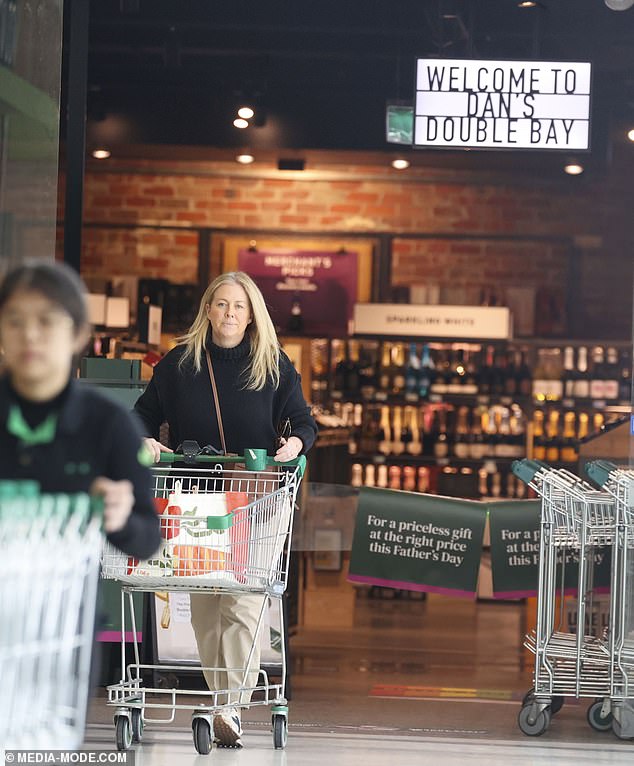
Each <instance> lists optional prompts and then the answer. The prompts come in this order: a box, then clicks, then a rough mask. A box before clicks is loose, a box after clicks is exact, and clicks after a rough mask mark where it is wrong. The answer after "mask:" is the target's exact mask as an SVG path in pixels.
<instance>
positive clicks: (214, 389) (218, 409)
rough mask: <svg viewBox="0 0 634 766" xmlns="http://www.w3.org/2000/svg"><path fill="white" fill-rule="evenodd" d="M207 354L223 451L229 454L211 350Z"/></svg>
mask: <svg viewBox="0 0 634 766" xmlns="http://www.w3.org/2000/svg"><path fill="white" fill-rule="evenodd" d="M205 353H206V354H207V369H208V370H209V379H210V380H211V390H212V391H213V394H214V405H215V407H216V419H217V420H218V430H219V431H220V442H221V446H222V451H223V453H224V454H225V455H226V454H227V443H226V442H225V430H224V428H223V427H222V415H221V414H220V401H219V399H218V389H217V388H216V378H215V376H214V368H213V365H212V364H211V356H210V355H209V351H206V352H205Z"/></svg>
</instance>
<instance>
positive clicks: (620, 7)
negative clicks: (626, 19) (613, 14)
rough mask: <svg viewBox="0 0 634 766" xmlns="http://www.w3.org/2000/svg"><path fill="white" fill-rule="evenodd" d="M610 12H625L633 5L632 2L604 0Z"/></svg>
mask: <svg viewBox="0 0 634 766" xmlns="http://www.w3.org/2000/svg"><path fill="white" fill-rule="evenodd" d="M605 4H606V5H607V6H608V8H609V9H610V10H611V11H627V10H628V8H631V7H632V6H633V5H634V0H605Z"/></svg>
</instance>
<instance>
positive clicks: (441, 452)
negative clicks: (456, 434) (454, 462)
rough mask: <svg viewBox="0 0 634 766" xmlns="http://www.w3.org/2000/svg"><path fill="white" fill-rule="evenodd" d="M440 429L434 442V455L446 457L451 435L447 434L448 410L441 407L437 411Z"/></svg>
mask: <svg viewBox="0 0 634 766" xmlns="http://www.w3.org/2000/svg"><path fill="white" fill-rule="evenodd" d="M436 420H437V423H438V431H437V433H436V441H435V443H434V455H435V457H437V458H446V457H447V455H448V454H449V436H448V434H447V411H446V410H445V409H439V410H437V412H436Z"/></svg>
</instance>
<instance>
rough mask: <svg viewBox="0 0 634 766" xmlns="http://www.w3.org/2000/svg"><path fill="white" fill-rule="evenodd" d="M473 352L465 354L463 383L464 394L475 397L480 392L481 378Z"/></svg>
mask: <svg viewBox="0 0 634 766" xmlns="http://www.w3.org/2000/svg"><path fill="white" fill-rule="evenodd" d="M473 357H474V355H473V352H472V351H466V352H465V360H464V364H465V375H464V379H463V382H462V393H464V394H470V395H473V396H475V394H477V393H478V391H479V382H480V381H479V376H478V370H477V367H476V363H475V360H474V358H473Z"/></svg>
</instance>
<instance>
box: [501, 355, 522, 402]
mask: <svg viewBox="0 0 634 766" xmlns="http://www.w3.org/2000/svg"><path fill="white" fill-rule="evenodd" d="M518 361H519V360H518V358H517V352H515V351H509V352H508V353H507V357H506V377H505V379H504V394H505V395H506V396H515V395H516V394H517V393H518V390H517V364H518Z"/></svg>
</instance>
